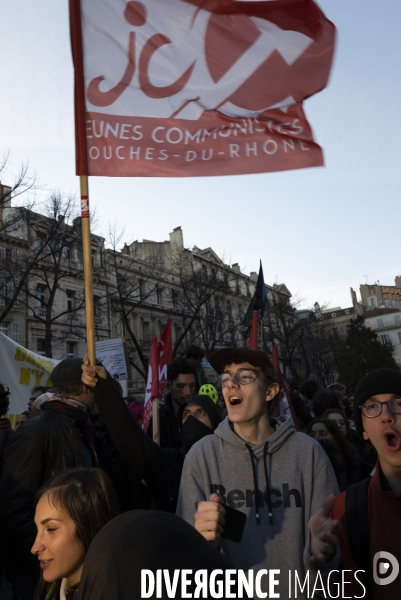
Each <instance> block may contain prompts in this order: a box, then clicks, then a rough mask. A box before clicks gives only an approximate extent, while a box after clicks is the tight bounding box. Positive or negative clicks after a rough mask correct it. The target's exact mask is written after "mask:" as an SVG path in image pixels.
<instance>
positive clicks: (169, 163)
mask: <svg viewBox="0 0 401 600" xmlns="http://www.w3.org/2000/svg"><path fill="white" fill-rule="evenodd" d="M70 22H71V43H72V52H73V60H74V67H75V125H76V149H77V174H78V175H102V176H104V175H105V176H115V177H121V176H123V177H131V176H136V177H142V176H152V177H188V176H191V177H192V176H202V175H205V176H209V175H233V174H239V173H262V172H267V171H282V170H288V169H299V168H305V167H312V166H321V165H322V164H323V155H322V150H321V148H320V147H319V146H318V145H317V144H316V143H315V141H314V139H313V135H312V130H311V128H310V126H309V123H308V122H307V120H306V117H305V114H304V110H303V101H304V100H305V99H306V98H309V97H310V96H311V95H313V94H315V93H317V92H319V91H320V90H322V89H323V88H324V87H325V86H326V84H327V81H328V77H329V73H330V68H331V63H332V58H333V52H334V42H335V28H334V25H333V24H332V23H331V22H330V21H329V20H328V19H327V18H326V17H325V15H324V14H323V13H322V11H321V10H320V8H319V7H318V6H317V5H316V4H315V3H314V2H313V0H291V1H284V0H264V1H258V2H238V1H237V0H225V1H224V2H216V1H215V0H206V1H205V0H146V2H145V1H142V2H141V1H136V2H127V3H126V2H116V1H115V0H102V2H93V0H70ZM177 24H179V25H177Z"/></svg>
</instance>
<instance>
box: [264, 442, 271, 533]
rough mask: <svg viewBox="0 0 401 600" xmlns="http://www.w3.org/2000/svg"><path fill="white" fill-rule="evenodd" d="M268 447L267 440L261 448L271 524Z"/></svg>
mask: <svg viewBox="0 0 401 600" xmlns="http://www.w3.org/2000/svg"><path fill="white" fill-rule="evenodd" d="M268 447H269V442H265V446H264V448H263V466H264V469H265V479H266V492H267V506H268V509H269V523H270V525H273V507H272V498H271V496H270V485H269V477H268V474H267V449H268Z"/></svg>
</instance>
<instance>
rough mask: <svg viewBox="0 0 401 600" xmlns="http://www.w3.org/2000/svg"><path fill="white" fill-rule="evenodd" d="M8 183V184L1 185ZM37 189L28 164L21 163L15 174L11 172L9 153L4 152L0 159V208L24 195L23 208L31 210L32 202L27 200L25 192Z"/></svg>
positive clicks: (34, 177) (34, 176) (33, 174)
mask: <svg viewBox="0 0 401 600" xmlns="http://www.w3.org/2000/svg"><path fill="white" fill-rule="evenodd" d="M1 179H3V181H8V182H9V183H8V184H2V183H1ZM36 188H37V185H36V175H35V173H33V172H32V171H31V170H30V168H29V162H26V163H22V164H21V165H20V166H19V168H18V169H17V172H16V173H15V172H12V169H11V167H10V153H9V152H5V153H4V154H3V156H2V157H1V158H0V207H2V206H4V205H7V204H9V203H10V201H11V199H13V200H15V199H16V198H18V197H19V196H21V195H24V206H25V207H26V208H32V200H28V199H27V192H29V191H34V190H35V189H36Z"/></svg>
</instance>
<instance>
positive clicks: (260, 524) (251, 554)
mask: <svg viewBox="0 0 401 600" xmlns="http://www.w3.org/2000/svg"><path fill="white" fill-rule="evenodd" d="M209 362H210V364H211V365H212V367H213V368H214V369H215V370H216V371H217V373H219V374H220V385H221V387H222V393H223V396H224V400H225V404H226V407H227V412H228V416H227V417H226V419H225V420H224V421H223V422H222V423H220V425H219V427H218V428H217V429H216V431H215V433H214V435H210V436H208V437H207V438H204V439H202V440H201V441H199V442H198V443H197V444H195V445H194V446H193V447H192V448H191V450H190V451H189V453H188V454H187V456H186V459H185V463H184V469H183V474H182V479H181V488H180V495H179V500H178V507H177V514H178V515H179V516H181V517H183V518H184V519H185V520H186V521H187V522H188V523H190V524H192V525H194V526H195V528H196V529H197V530H198V531H199V532H200V533H201V534H202V535H203V536H204V537H205V538H206V539H207V540H208V541H210V542H211V544H213V545H214V546H215V547H216V548H218V549H221V550H222V551H223V553H224V554H225V555H226V556H227V558H228V559H229V561H230V562H231V563H232V565H233V566H234V567H235V568H237V569H244V570H249V569H253V573H254V575H255V576H257V573H258V572H259V571H260V570H263V569H265V570H270V569H279V570H280V576H279V577H278V582H279V583H278V584H277V587H275V589H274V591H275V592H277V593H280V597H282V598H287V597H289V596H288V594H289V588H288V586H289V576H290V577H291V573H292V574H294V571H297V576H298V577H299V579H300V581H304V580H305V577H306V576H307V575H309V577H310V580H311V581H314V578H315V576H316V575H317V571H318V570H319V571H320V575H319V576H321V577H322V580H323V582H324V584H325V577H326V575H327V574H328V573H329V572H330V571H331V570H333V569H335V568H336V565H337V564H338V562H339V554H338V551H337V548H336V540H337V527H338V524H337V523H335V522H333V521H332V520H331V519H330V511H331V509H332V506H333V504H334V501H335V496H330V497H329V498H327V496H328V495H330V494H334V495H335V494H337V493H338V486H337V482H336V478H335V475H334V472H333V469H332V467H331V464H330V461H329V459H328V458H327V456H326V454H325V453H324V451H323V449H322V448H321V446H320V445H319V444H318V443H317V442H316V441H315V440H313V439H312V438H310V437H308V436H306V435H305V434H303V433H299V432H296V431H295V427H294V424H293V421H292V419H291V417H280V418H278V419H274V418H272V416H271V415H272V411H273V409H274V406H275V405H277V403H278V401H279V398H280V390H279V385H278V379H277V375H276V373H275V371H274V368H273V365H272V363H271V361H270V359H269V357H268V356H267V354H266V353H265V352H263V351H259V350H251V349H249V348H225V349H222V350H217V351H215V352H213V353H212V354H211V356H210V357H209ZM233 509H235V510H233ZM239 513H242V515H241V514H239ZM244 521H246V522H245V525H244V527H243V531H242V537H241V522H242V525H243V522H244ZM240 538H241V539H240ZM290 571H291V573H289V572H290ZM308 572H309V573H308ZM292 577H293V575H292ZM261 587H262V590H263V591H264V592H267V591H268V587H269V586H268V578H267V576H266V577H262V579H261ZM292 590H293V593H294V587H292ZM297 594H298V595H297V597H298V598H307V597H308V595H307V590H306V586H305V588H304V590H303V591H302V590H301V589H300V588H299V587H298V588H297ZM294 597H295V595H294Z"/></svg>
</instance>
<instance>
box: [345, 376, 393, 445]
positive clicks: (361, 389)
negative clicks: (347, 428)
mask: <svg viewBox="0 0 401 600" xmlns="http://www.w3.org/2000/svg"><path fill="white" fill-rule="evenodd" d="M377 394H397V395H399V397H400V398H401V373H400V372H399V371H395V370H394V369H376V370H375V371H371V372H370V373H368V374H367V375H365V376H364V377H362V379H361V380H360V382H359V383H358V385H357V386H356V388H355V394H354V414H353V418H354V422H355V427H356V430H357V432H358V433H359V435H361V436H362V432H363V426H362V411H361V409H360V408H359V407H360V406H361V404H363V403H364V402H366V400H368V399H369V398H371V397H372V396H376V395H377Z"/></svg>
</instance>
